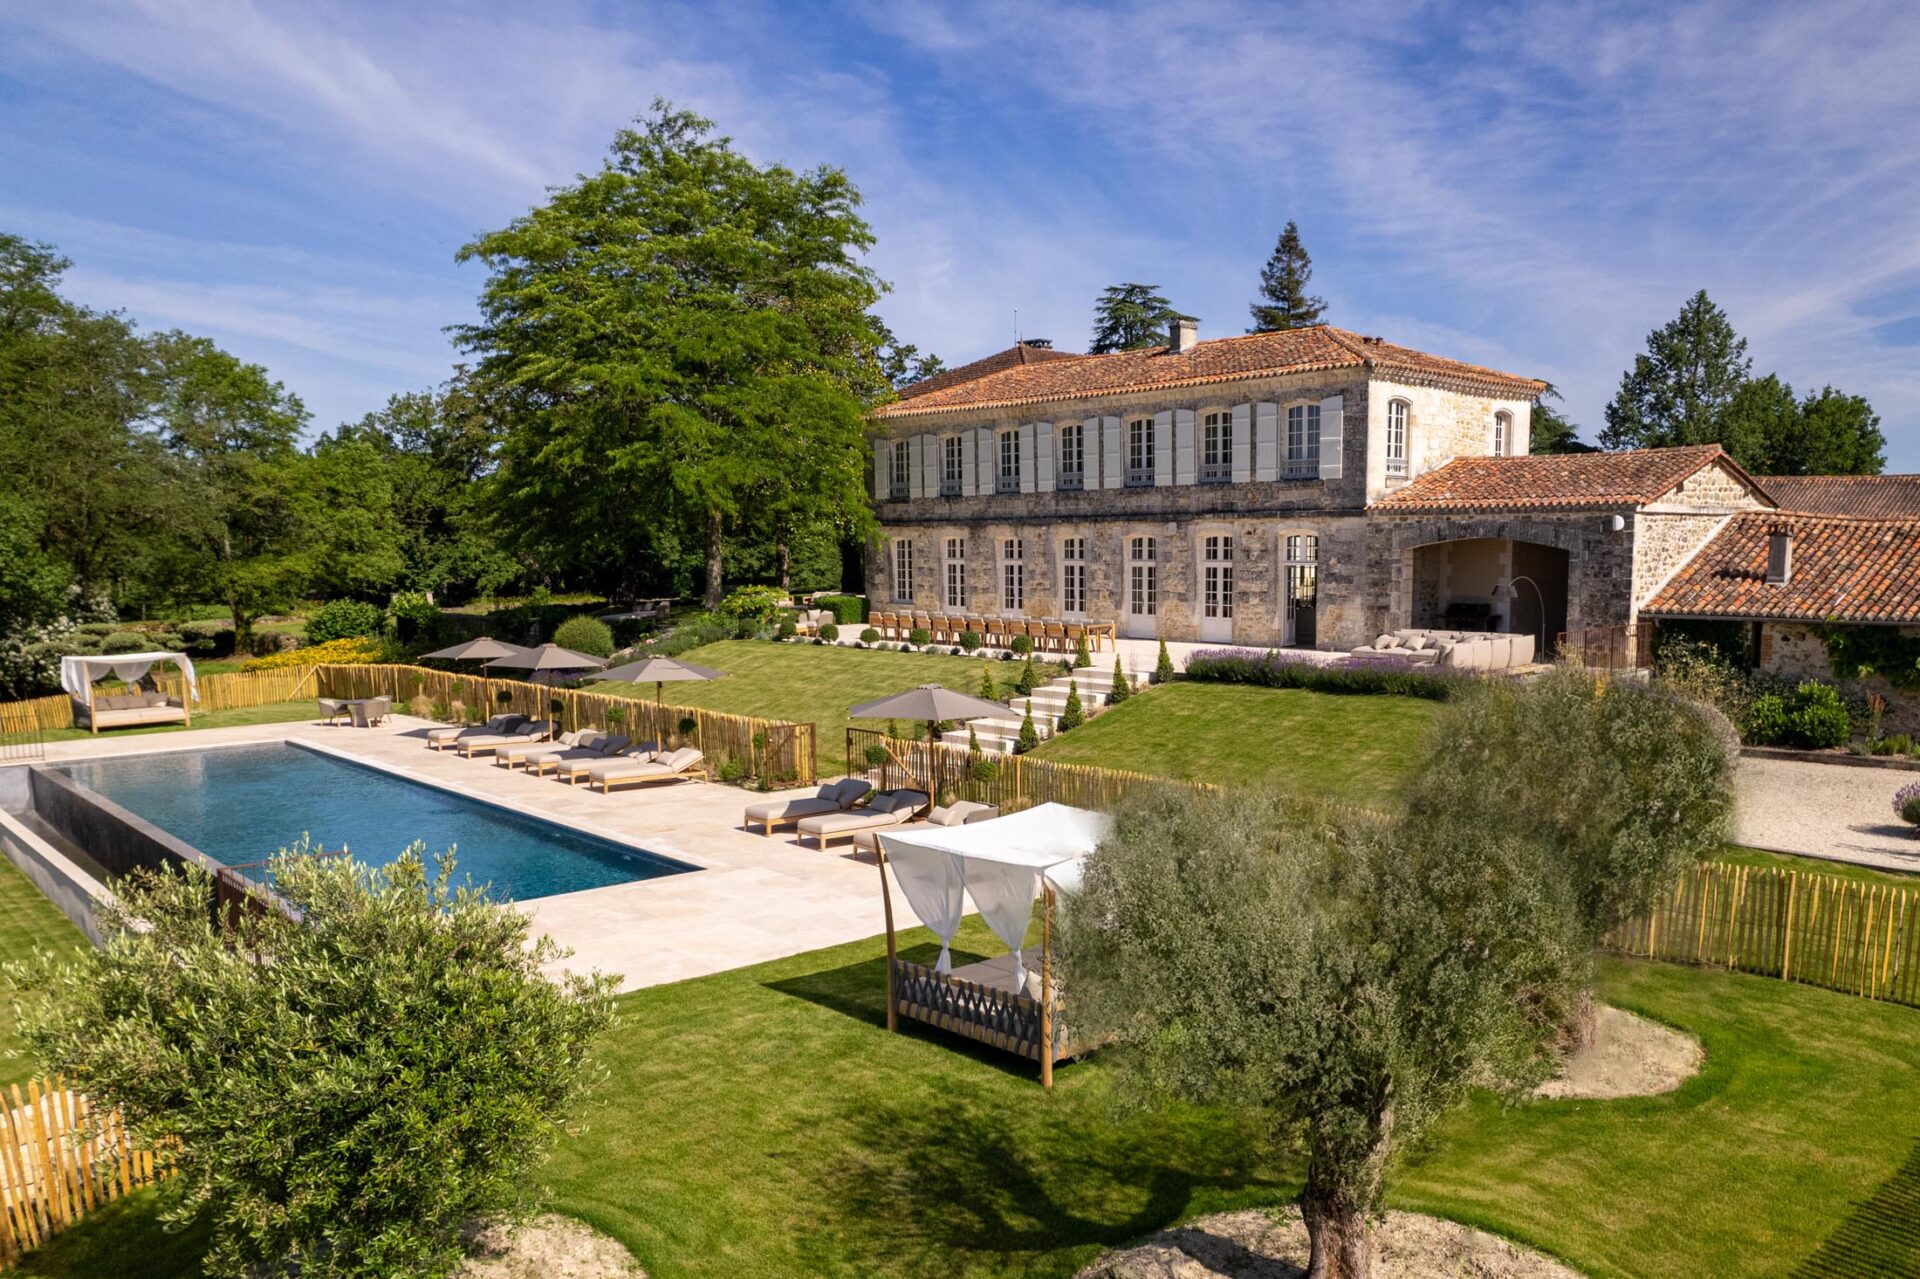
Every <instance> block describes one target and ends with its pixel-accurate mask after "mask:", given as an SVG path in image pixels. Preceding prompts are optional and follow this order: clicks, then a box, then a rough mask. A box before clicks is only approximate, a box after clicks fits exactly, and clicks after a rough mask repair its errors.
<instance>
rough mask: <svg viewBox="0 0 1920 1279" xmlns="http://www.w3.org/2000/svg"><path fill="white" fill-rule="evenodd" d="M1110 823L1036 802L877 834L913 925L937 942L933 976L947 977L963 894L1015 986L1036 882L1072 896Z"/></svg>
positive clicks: (1021, 981) (1022, 976)
mask: <svg viewBox="0 0 1920 1279" xmlns="http://www.w3.org/2000/svg"><path fill="white" fill-rule="evenodd" d="M1112 828H1113V819H1112V818H1111V817H1109V816H1107V815H1106V814H1105V813H1095V812H1089V811H1088V810H1086V809H1084V808H1073V807H1070V806H1068V805H1066V804H1041V805H1040V806H1039V807H1037V808H1029V809H1025V810H1023V811H1021V812H1018V813H1011V814H1009V815H1008V816H1005V817H996V818H994V819H993V820H991V821H984V822H974V823H971V824H969V825H966V826H935V827H929V828H928V829H926V830H918V831H914V832H913V833H911V834H902V835H890V834H886V833H884V832H882V834H881V836H880V845H881V847H882V848H883V849H884V850H885V851H886V858H887V864H888V865H890V866H892V867H893V877H894V879H895V881H897V882H898V883H899V885H900V891H901V892H902V893H903V894H905V896H906V899H907V904H908V905H909V906H911V907H912V908H913V913H914V914H915V915H917V916H918V917H919V919H920V922H921V923H923V924H925V925H926V926H927V927H928V928H930V929H932V930H933V932H934V934H935V935H936V936H938V937H939V938H940V962H939V963H938V965H936V967H935V971H936V972H940V973H946V972H949V971H951V968H952V956H951V945H952V942H953V938H954V934H955V933H957V932H959V930H960V917H961V915H962V914H963V913H964V910H965V904H964V902H963V900H962V893H963V892H964V893H965V894H966V895H968V896H971V897H972V898H973V904H974V906H975V907H976V908H977V909H978V910H979V911H980V915H981V917H982V918H983V919H985V920H986V921H987V927H989V928H991V929H993V934H994V936H996V937H998V938H999V939H1000V940H1001V941H1003V942H1005V943H1006V944H1007V946H1008V947H1009V948H1010V949H1011V950H1012V951H1013V956H1014V961H1013V962H1014V981H1015V985H1016V988H1019V989H1024V988H1025V985H1026V979H1027V973H1026V964H1025V962H1024V960H1023V959H1022V958H1021V953H1020V948H1021V943H1022V942H1023V941H1025V940H1026V936H1027V925H1028V923H1029V922H1031V920H1032V918H1033V902H1034V899H1035V898H1036V897H1038V896H1039V895H1040V889H1041V884H1042V881H1043V880H1044V881H1045V882H1046V883H1048V884H1051V885H1052V886H1053V887H1054V888H1055V889H1058V890H1061V891H1066V892H1071V891H1073V889H1075V888H1076V887H1078V885H1079V882H1080V862H1081V860H1082V859H1083V858H1085V857H1086V855H1087V854H1088V853H1091V852H1092V851H1093V850H1094V849H1095V848H1097V847H1098V846H1099V844H1100V841H1101V840H1102V839H1103V838H1105V837H1106V834H1107V832H1108V831H1109V830H1111V829H1112Z"/></svg>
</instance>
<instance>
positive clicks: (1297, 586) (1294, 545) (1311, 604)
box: [1286, 533, 1320, 648]
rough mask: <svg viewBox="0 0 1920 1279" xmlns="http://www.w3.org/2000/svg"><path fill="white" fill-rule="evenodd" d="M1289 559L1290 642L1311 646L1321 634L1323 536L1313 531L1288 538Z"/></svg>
mask: <svg viewBox="0 0 1920 1279" xmlns="http://www.w3.org/2000/svg"><path fill="white" fill-rule="evenodd" d="M1286 560H1287V564H1286V568H1287V600H1286V603H1287V630H1288V633H1289V641H1288V642H1289V643H1292V644H1297V645H1300V646H1303V647H1307V648H1311V647H1313V646H1314V645H1315V644H1316V643H1318V642H1319V634H1320V631H1319V623H1318V617H1319V611H1320V610H1319V603H1320V539H1319V538H1317V537H1315V536H1313V535H1312V534H1311V533H1297V534H1294V535H1293V536H1291V537H1289V538H1287V540H1286Z"/></svg>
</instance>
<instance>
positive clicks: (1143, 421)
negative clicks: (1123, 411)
mask: <svg viewBox="0 0 1920 1279" xmlns="http://www.w3.org/2000/svg"><path fill="white" fill-rule="evenodd" d="M1153 444H1154V440H1153V419H1152V418H1150V417H1137V418H1134V419H1133V420H1132V421H1131V422H1128V423H1127V484H1128V486H1129V487H1133V486H1137V485H1142V484H1152V483H1153Z"/></svg>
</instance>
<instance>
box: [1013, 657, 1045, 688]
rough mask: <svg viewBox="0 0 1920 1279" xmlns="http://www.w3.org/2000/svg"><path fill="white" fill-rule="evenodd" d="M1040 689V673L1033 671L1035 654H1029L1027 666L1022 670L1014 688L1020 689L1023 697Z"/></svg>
mask: <svg viewBox="0 0 1920 1279" xmlns="http://www.w3.org/2000/svg"><path fill="white" fill-rule="evenodd" d="M1039 687H1040V672H1039V671H1036V670H1034V669H1033V654H1032V653H1028V654H1027V661H1026V664H1025V665H1024V666H1022V667H1021V668H1020V677H1019V679H1018V680H1016V681H1015V683H1014V688H1016V689H1018V690H1019V691H1020V693H1021V694H1022V695H1025V694H1028V693H1031V692H1033V690H1034V689H1036V688H1039Z"/></svg>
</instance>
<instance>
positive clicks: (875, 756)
mask: <svg viewBox="0 0 1920 1279" xmlns="http://www.w3.org/2000/svg"><path fill="white" fill-rule="evenodd" d="M866 758H867V767H868V768H879V767H881V766H882V765H884V764H885V763H886V762H887V759H888V755H887V748H886V747H884V746H882V745H880V743H878V742H875V743H874V744H873V745H871V746H869V747H867V750H866Z"/></svg>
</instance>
